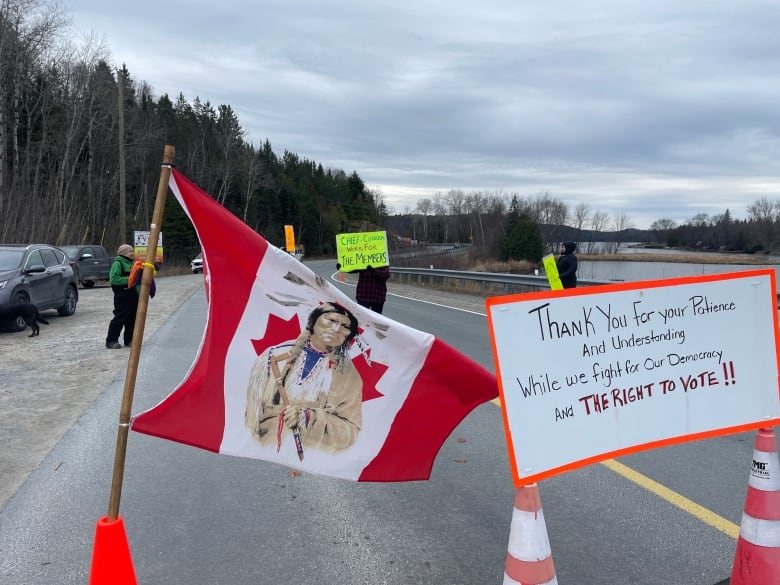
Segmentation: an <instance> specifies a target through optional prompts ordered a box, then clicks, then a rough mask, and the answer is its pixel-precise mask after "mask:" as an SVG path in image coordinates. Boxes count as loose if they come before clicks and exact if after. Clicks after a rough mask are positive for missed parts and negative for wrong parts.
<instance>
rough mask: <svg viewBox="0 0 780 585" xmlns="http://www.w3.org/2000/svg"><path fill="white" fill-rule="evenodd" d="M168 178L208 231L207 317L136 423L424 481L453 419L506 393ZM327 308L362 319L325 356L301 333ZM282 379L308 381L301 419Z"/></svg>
mask: <svg viewBox="0 0 780 585" xmlns="http://www.w3.org/2000/svg"><path fill="white" fill-rule="evenodd" d="M170 188H171V190H172V191H173V192H174V194H175V195H176V197H177V199H178V200H179V202H180V203H181V205H182V206H183V208H184V209H185V211H186V212H187V214H188V215H189V217H190V219H191V220H192V222H193V224H194V226H195V229H196V231H197V233H198V237H199V239H200V243H201V247H202V250H203V272H204V275H205V282H206V296H207V301H208V317H207V321H206V328H205V332H204V336H203V339H202V340H201V344H200V347H199V349H198V353H197V356H196V358H195V362H194V363H193V364H192V366H191V367H190V370H189V372H188V373H187V375H186V377H185V379H184V380H183V381H182V382H181V383H180V384H179V385H178V387H177V388H175V389H174V390H173V392H172V393H171V394H170V395H169V396H168V397H167V398H165V399H164V400H163V401H162V402H161V403H160V404H158V405H157V406H155V407H154V408H152V409H150V410H147V411H145V412H143V413H140V414H138V415H137V416H135V417H133V420H132V426H131V428H132V429H133V430H134V431H137V432H140V433H145V434H149V435H154V436H157V437H161V438H165V439H169V440H172V441H177V442H180V443H185V444H187V445H192V446H195V447H200V448H202V449H207V450H209V451H214V452H218V453H224V454H228V455H236V456H241V457H252V458H256V459H264V460H269V461H274V462H277V463H281V464H283V465H286V466H288V467H293V468H295V469H299V470H301V471H306V472H311V473H316V474H321V475H329V476H333V477H340V478H345V479H351V480H357V481H408V480H420V479H428V477H429V476H430V472H431V468H432V467H433V461H434V459H435V457H436V454H437V453H438V451H439V449H440V448H441V446H442V444H443V443H444V441H445V440H446V438H447V437H448V436H449V434H450V433H451V432H452V431H453V429H454V428H455V427H456V426H457V425H458V424H459V423H460V421H461V420H462V419H463V418H464V417H465V416H466V415H467V414H468V413H469V412H470V411H471V410H472V409H473V408H475V407H476V406H478V405H479V404H482V403H483V402H485V401H488V400H490V399H492V398H495V397H496V396H497V394H498V387H497V382H496V378H495V376H494V375H493V374H491V373H490V372H488V371H487V370H485V369H484V368H483V367H482V366H480V365H479V364H477V363H476V362H474V361H472V360H471V359H470V358H468V357H466V356H464V355H463V354H461V353H459V352H458V351H456V350H454V349H453V348H451V347H450V346H448V345H447V344H446V343H444V342H442V341H440V340H438V339H436V338H435V337H434V336H433V335H430V334H428V333H424V332H421V331H417V330H415V329H412V328H411V327H408V326H406V325H404V324H402V323H398V322H395V321H392V320H391V319H388V318H386V317H384V316H383V315H379V314H377V313H374V312H372V311H370V310H368V309H365V308H363V307H361V306H359V305H357V304H356V303H355V302H353V301H352V300H350V299H349V298H348V297H347V296H346V295H344V294H343V293H341V292H340V291H339V290H338V288H337V287H335V286H334V285H332V284H330V283H329V282H327V281H326V280H324V279H322V278H321V277H318V276H317V275H315V274H314V273H313V272H312V271H311V270H309V269H308V267H307V266H305V265H304V264H303V263H301V262H299V261H298V260H296V259H295V258H294V257H293V256H291V255H290V254H288V253H286V252H284V251H283V250H280V249H278V248H276V247H275V246H272V245H269V244H268V242H266V240H265V239H264V238H262V237H261V236H260V235H259V234H257V233H256V232H255V231H253V230H252V229H251V228H249V227H248V226H247V225H245V224H244V223H243V222H241V221H240V220H239V219H238V218H236V217H235V216H234V215H233V214H231V213H230V212H229V211H227V210H226V209H225V208H224V207H222V206H221V205H219V204H218V203H217V202H216V201H214V200H213V199H212V198H211V197H209V196H208V195H207V194H206V193H204V192H203V191H201V190H200V189H199V188H198V187H197V186H196V185H194V184H193V183H192V182H191V181H189V180H188V179H187V178H186V177H184V176H183V175H182V174H181V173H179V172H177V171H176V170H173V171H172V173H171V178H170ZM318 309H319V311H320V313H318V312H317V310H318ZM331 309H333V311H331ZM336 309H338V311H336ZM322 311H325V312H326V313H327V315H328V316H329V317H332V316H334V315H335V318H336V319H341V320H342V321H343V323H342V325H341V326H342V327H344V329H343V332H344V334H345V335H346V332H347V330H348V329H349V328H350V327H351V325H355V327H354V328H353V329H349V330H350V331H351V333H350V335H351V334H352V333H354V337H351V339H348V341H347V342H345V343H344V344H342V346H339V347H341V348H342V349H341V352H340V353H339V352H336V351H332V352H331V353H329V354H328V355H327V359H325V360H319V357H320V356H321V355H324V354H323V353H317V352H316V351H315V349H313V347H314V344H313V343H312V344H311V346H309V341H307V340H306V339H305V338H306V335H308V332H309V331H310V330H312V331H313V330H315V329H316V326H319V324H320V322H319V321H317V323H316V324H313V323H310V322H309V321H310V318H311V317H312V316H314V317H317V315H320V314H321V312H322ZM337 313H338V314H337ZM344 314H346V315H350V316H351V319H350V318H347V317H345V316H344ZM320 316H321V315H320ZM315 325H316V326H315ZM330 325H331V326H334V324H333V323H332V322H330ZM339 326H340V325H339V324H338V323H335V327H339ZM342 339H343V338H342ZM296 340H297V341H296ZM295 347H297V350H296V349H294V348H295ZM296 352H298V353H297V354H296ZM277 360H278V361H277ZM309 360H311V361H309ZM318 360H319V361H318ZM356 374H357V375H356ZM296 376H297V378H296ZM281 378H284V382H281V385H282V387H283V388H282V393H283V394H284V395H285V396H286V395H287V394H288V393H297V392H299V391H300V392H301V395H300V396H290V397H289V404H293V403H295V404H297V405H298V406H300V408H299V409H298V410H296V411H294V412H295V413H296V415H295V416H296V419H295V421H293V422H290V421H289V420H286V419H285V410H287V412H292V411H291V410H290V409H285V404H287V403H286V402H285V396H281V395H280V393H279V392H278V390H277V391H274V389H275V388H278V386H277V384H276V383H277V382H278V381H279V379H281ZM296 379H297V384H298V386H295V384H296V382H295V380H296ZM285 385H286V386H287V390H286V391H285V390H284V386H285ZM307 392H308V395H307V394H306V393H307Z"/></svg>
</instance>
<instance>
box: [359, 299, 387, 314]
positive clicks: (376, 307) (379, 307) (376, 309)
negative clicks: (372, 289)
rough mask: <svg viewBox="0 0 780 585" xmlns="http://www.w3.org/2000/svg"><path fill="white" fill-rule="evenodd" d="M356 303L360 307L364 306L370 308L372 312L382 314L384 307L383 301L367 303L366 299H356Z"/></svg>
mask: <svg viewBox="0 0 780 585" xmlns="http://www.w3.org/2000/svg"><path fill="white" fill-rule="evenodd" d="M358 305H360V306H361V307H366V308H367V309H371V310H372V311H374V313H379V314H380V315H381V314H382V309H383V308H384V306H385V304H384V303H367V302H366V301H358Z"/></svg>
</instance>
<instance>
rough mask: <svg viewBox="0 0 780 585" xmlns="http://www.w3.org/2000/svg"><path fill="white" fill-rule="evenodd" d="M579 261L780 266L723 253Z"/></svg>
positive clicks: (773, 258) (609, 256)
mask: <svg viewBox="0 0 780 585" xmlns="http://www.w3.org/2000/svg"><path fill="white" fill-rule="evenodd" d="M577 257H578V258H579V259H580V260H583V261H584V260H587V261H590V262H604V261H611V262H674V263H687V264H755V265H766V264H780V260H778V257H777V256H755V255H753V254H728V253H723V252H687V251H684V250H680V251H679V253H673V254H652V253H647V254H645V253H638V254H619V253H618V254H578V255H577Z"/></svg>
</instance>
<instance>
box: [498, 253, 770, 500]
mask: <svg viewBox="0 0 780 585" xmlns="http://www.w3.org/2000/svg"><path fill="white" fill-rule="evenodd" d="M755 276H768V277H769V283H770V288H771V291H772V296H771V298H772V299H777V284H776V274H775V271H774V269H772V268H764V269H759V270H747V271H742V272H725V273H720V274H707V275H702V276H683V277H677V278H664V279H660V280H640V281H631V282H616V283H615V284H603V285H598V286H588V287H583V288H567V289H563V290H554V291H553V290H545V291H540V292H531V293H517V294H513V295H504V296H499V297H488V298H487V299H485V306H486V308H487V311H486V313H487V320H488V330H489V331H490V345H491V349H492V350H493V364H494V367H495V371H496V372H497V375H496V379H497V381H498V393H499V397H500V399H501V416H502V419H503V421H504V434H505V435H506V445H507V450H508V451H509V463H510V466H511V468H512V477H513V478H514V483H515V486H521V485H528V484H531V483H535V482H537V481H539V480H542V479H546V478H548V477H552V476H554V475H558V474H560V473H563V472H565V471H572V470H574V469H578V468H580V467H585V466H587V465H591V464H593V463H598V462H599V461H605V460H607V459H613V458H615V457H621V456H623V455H631V454H633V453H639V452H641V451H648V450H650V449H656V448H658V447H668V446H670V445H677V444H679V443H685V442H688V441H696V440H699V439H711V438H714V437H720V436H724V435H732V434H735V433H742V432H745V431H751V430H754V429H759V428H767V427H773V426H777V425H779V424H780V418H774V419H767V420H762V421H758V422H755V423H749V424H744V425H738V426H734V427H727V428H723V429H714V430H712V431H705V432H702V433H691V434H687V435H679V436H677V437H670V438H668V439H662V440H660V441H651V442H649V443H642V444H640V445H633V446H631V447H626V448H624V449H618V450H615V451H610V452H608V453H601V454H599V455H594V456H593V457H587V458H585V459H580V460H578V461H572V462H571V463H567V464H566V465H561V466H559V467H555V468H553V469H547V470H545V471H543V472H540V473H536V474H534V475H528V476H525V477H520V474H519V473H518V471H517V457H516V455H515V450H514V446H513V444H512V437H511V435H510V433H509V418H508V415H507V408H506V402H505V398H504V386H503V382H502V380H501V375H500V372H501V368H500V367H499V363H498V351H497V348H496V338H495V334H494V331H493V318H492V313H491V311H490V308H491V307H493V306H495V305H505V304H508V303H514V302H517V301H531V300H535V299H549V298H559V297H562V296H572V297H573V296H584V295H593V294H599V293H604V292H617V291H629V290H637V289H648V288H663V287H668V286H677V285H683V284H695V283H698V282H717V281H726V280H736V279H742V278H752V277H755ZM771 308H772V315H773V320H774V331H775V336H774V337H775V362H776V365H777V371H778V400H780V340H779V339H778V310H777V302H776V301H775V302H774V303H773V304H772V307H771Z"/></svg>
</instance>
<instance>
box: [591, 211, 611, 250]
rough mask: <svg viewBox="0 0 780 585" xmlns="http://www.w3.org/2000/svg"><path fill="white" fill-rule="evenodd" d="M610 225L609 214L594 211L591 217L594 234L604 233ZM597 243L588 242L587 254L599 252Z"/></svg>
mask: <svg viewBox="0 0 780 585" xmlns="http://www.w3.org/2000/svg"><path fill="white" fill-rule="evenodd" d="M608 225H609V214H607V213H606V212H605V211H594V212H593V214H591V216H590V229H592V230H593V231H594V232H604V231H605V230H606V229H607V226H608ZM595 244H596V243H595V242H588V246H587V250H586V254H593V253H595V252H598V250H597V249H596V247H595Z"/></svg>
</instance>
